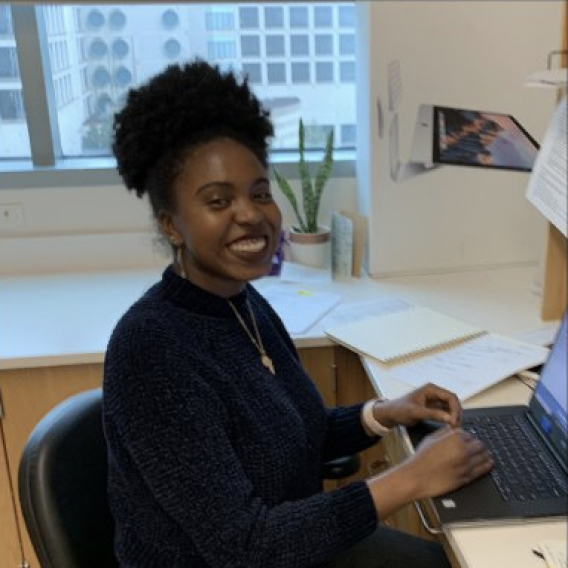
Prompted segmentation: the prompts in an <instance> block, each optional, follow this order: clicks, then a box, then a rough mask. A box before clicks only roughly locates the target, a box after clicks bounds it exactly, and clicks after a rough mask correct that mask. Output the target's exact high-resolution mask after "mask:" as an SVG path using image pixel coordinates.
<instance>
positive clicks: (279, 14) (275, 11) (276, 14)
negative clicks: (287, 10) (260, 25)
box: [264, 6, 284, 29]
mask: <svg viewBox="0 0 568 568" xmlns="http://www.w3.org/2000/svg"><path fill="white" fill-rule="evenodd" d="M264 25H265V26H266V27H267V28H268V29H270V28H283V27H284V9H283V8H282V7H280V6H267V7H266V8H264Z"/></svg>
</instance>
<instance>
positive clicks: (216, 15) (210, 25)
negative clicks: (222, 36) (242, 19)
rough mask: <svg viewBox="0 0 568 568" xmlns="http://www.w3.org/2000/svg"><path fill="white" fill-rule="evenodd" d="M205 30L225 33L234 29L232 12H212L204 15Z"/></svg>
mask: <svg viewBox="0 0 568 568" xmlns="http://www.w3.org/2000/svg"><path fill="white" fill-rule="evenodd" d="M205 29H206V30H207V31H214V32H218V31H227V30H234V29H235V15H234V14H233V12H232V11H228V12H227V11H217V10H212V11H210V12H207V13H206V14H205Z"/></svg>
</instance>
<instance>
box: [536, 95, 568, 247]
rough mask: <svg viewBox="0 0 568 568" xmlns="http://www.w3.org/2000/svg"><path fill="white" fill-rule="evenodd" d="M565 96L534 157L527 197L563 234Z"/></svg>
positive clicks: (564, 201)
mask: <svg viewBox="0 0 568 568" xmlns="http://www.w3.org/2000/svg"><path fill="white" fill-rule="evenodd" d="M566 105H567V100H566V97H564V98H563V99H562V101H560V104H559V105H558V107H557V109H556V111H555V112H554V115H553V117H552V120H551V122H550V124H549V126H548V129H547V131H546V134H545V137H544V141H543V143H542V146H541V148H540V151H539V153H538V155H537V158H536V160H535V163H534V166H533V171H532V174H531V177H530V180H529V185H528V188H527V194H526V197H527V199H528V200H529V201H530V202H531V203H532V204H533V205H534V206H535V207H536V208H537V209H538V210H539V211H540V212H541V213H542V214H543V215H544V216H545V217H546V218H547V219H548V220H549V221H550V222H551V223H552V224H553V225H554V226H555V227H556V228H557V229H558V230H559V231H560V232H561V233H562V234H563V235H564V236H565V237H566V236H568V235H567V233H568V228H567V227H566V191H567V190H566V183H567V175H566V170H567V165H566V164H567V156H566V152H567V151H568V147H567V141H566V134H567V132H566Z"/></svg>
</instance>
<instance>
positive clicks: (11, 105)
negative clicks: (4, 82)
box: [0, 90, 24, 120]
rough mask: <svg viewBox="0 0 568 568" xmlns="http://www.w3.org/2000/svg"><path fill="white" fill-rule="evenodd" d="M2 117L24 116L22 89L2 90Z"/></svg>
mask: <svg viewBox="0 0 568 568" xmlns="http://www.w3.org/2000/svg"><path fill="white" fill-rule="evenodd" d="M0 118H2V120H21V119H22V118H24V104H23V101H22V91H11V90H7V91H0Z"/></svg>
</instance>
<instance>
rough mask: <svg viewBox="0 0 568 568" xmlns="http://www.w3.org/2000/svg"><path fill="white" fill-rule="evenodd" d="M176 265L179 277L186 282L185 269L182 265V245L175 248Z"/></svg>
mask: <svg viewBox="0 0 568 568" xmlns="http://www.w3.org/2000/svg"><path fill="white" fill-rule="evenodd" d="M176 264H177V266H178V271H179V275H180V276H181V277H182V278H183V279H184V280H186V279H187V274H186V273H185V267H184V265H183V244H181V245H177V248H176Z"/></svg>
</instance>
